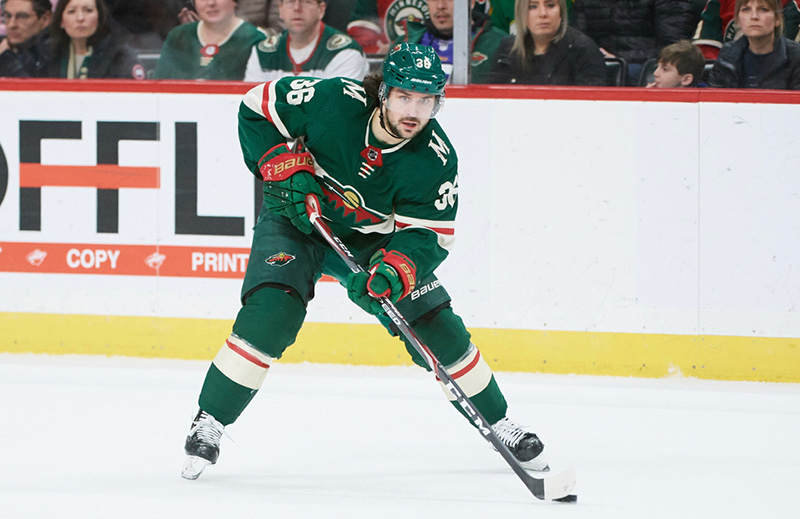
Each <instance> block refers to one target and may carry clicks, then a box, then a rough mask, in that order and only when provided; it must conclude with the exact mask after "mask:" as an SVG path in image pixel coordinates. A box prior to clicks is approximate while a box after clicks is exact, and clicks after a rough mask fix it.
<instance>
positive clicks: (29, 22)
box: [0, 0, 52, 77]
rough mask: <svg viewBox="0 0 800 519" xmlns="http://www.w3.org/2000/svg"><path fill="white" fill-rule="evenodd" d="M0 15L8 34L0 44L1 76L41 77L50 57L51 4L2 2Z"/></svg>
mask: <svg viewBox="0 0 800 519" xmlns="http://www.w3.org/2000/svg"><path fill="white" fill-rule="evenodd" d="M0 11H1V14H0V18H2V20H3V22H4V23H5V25H6V31H7V34H6V37H5V38H4V39H3V40H2V41H0V76H2V77H37V76H44V75H45V67H46V66H47V59H48V55H49V53H50V51H49V47H48V36H47V35H48V32H47V27H48V26H49V25H50V19H51V17H52V5H51V4H50V0H2V1H0Z"/></svg>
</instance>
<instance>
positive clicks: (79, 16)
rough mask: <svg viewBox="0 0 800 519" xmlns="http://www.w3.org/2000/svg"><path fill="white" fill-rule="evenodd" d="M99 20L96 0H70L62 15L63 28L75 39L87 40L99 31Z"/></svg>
mask: <svg viewBox="0 0 800 519" xmlns="http://www.w3.org/2000/svg"><path fill="white" fill-rule="evenodd" d="M99 21H100V15H99V13H98V12H97V5H95V3H94V0H69V3H68V4H67V7H66V9H64V15H63V16H62V17H61V28H62V29H64V32H66V33H67V35H68V36H69V37H70V38H72V39H73V40H86V39H88V38H89V37H90V36H92V35H93V34H94V33H95V32H97V24H98V23H99Z"/></svg>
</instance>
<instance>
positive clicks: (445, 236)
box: [239, 77, 458, 279]
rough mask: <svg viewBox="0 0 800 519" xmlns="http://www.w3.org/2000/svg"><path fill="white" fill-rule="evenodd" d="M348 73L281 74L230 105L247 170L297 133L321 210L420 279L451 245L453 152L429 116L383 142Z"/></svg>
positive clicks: (340, 231)
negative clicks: (406, 261) (398, 256)
mask: <svg viewBox="0 0 800 519" xmlns="http://www.w3.org/2000/svg"><path fill="white" fill-rule="evenodd" d="M377 114H378V112H377V110H376V109H375V108H374V105H373V101H372V99H370V98H369V97H368V96H367V95H366V93H365V91H364V88H363V87H362V85H361V83H360V82H358V81H354V80H350V79H346V78H334V79H323V80H320V79H315V78H308V77H299V78H284V79H280V80H277V81H273V82H270V83H266V84H262V85H259V86H257V87H255V88H253V89H252V90H250V91H249V92H248V93H247V94H246V96H245V97H244V99H243V101H242V103H241V105H240V109H239V140H240V143H241V146H242V152H243V154H244V160H245V163H246V164H247V166H248V168H249V169H250V170H251V171H252V172H253V173H254V174H255V175H256V176H258V177H259V178H261V174H260V171H259V162H260V161H261V159H262V157H264V156H265V155H266V154H267V152H269V151H270V150H271V149H272V148H273V147H275V146H277V145H279V144H281V143H284V142H286V141H287V140H293V139H295V138H297V137H301V136H302V137H304V138H305V143H306V146H307V148H308V151H309V152H310V153H311V155H312V156H313V157H314V161H315V169H316V178H317V180H318V181H319V183H320V185H321V186H322V190H323V193H324V194H325V196H324V199H323V200H322V201H321V202H322V206H323V207H322V209H323V216H325V217H326V218H328V219H329V220H330V225H331V228H332V230H333V231H334V232H335V233H336V234H337V235H338V236H339V237H340V238H341V239H342V240H343V241H344V242H345V243H346V244H347V246H348V247H349V248H351V249H353V252H354V253H355V252H357V251H364V250H374V247H375V244H376V243H381V244H382V242H384V241H386V240H387V238H388V239H389V242H388V244H386V245H385V247H386V249H387V250H397V251H399V252H402V253H403V254H406V255H407V256H408V257H409V258H411V260H412V261H413V262H414V263H415V264H416V266H417V279H424V278H425V277H426V276H427V275H428V274H430V273H432V272H433V271H434V269H435V268H436V267H437V266H438V265H439V264H440V263H441V262H442V261H443V260H444V259H445V257H446V256H447V254H448V251H449V250H450V249H451V247H452V245H453V239H454V230H455V217H456V211H457V209H458V175H457V165H458V164H457V163H458V159H457V157H456V153H455V150H454V149H453V146H452V144H451V143H450V141H449V140H448V139H447V136H446V135H445V133H444V131H443V130H442V128H441V126H439V124H438V123H437V122H436V120H435V119H432V120H430V122H428V124H427V126H426V127H425V128H423V130H422V131H421V132H420V133H419V134H417V135H416V136H415V137H414V138H412V139H407V140H404V141H402V142H400V143H399V144H397V145H394V146H389V145H387V144H384V143H381V142H379V141H378V140H377V139H376V138H375V136H374V135H372V132H371V130H370V122H371V120H372V118H373V117H378V115H377Z"/></svg>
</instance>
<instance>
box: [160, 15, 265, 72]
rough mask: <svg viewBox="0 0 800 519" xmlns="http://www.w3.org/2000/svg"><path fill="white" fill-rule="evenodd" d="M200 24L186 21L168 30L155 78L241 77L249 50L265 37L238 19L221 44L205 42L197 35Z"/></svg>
mask: <svg viewBox="0 0 800 519" xmlns="http://www.w3.org/2000/svg"><path fill="white" fill-rule="evenodd" d="M201 23H203V22H194V23H187V24H183V25H179V26H177V27H175V28H174V29H172V30H171V31H169V34H167V39H166V40H165V41H164V45H163V46H162V48H161V56H160V57H159V58H158V63H156V70H155V73H154V76H155V78H156V79H216V80H231V81H241V80H242V79H244V71H245V67H246V66H247V58H248V56H250V50H251V49H252V48H253V46H254V45H255V44H256V43H258V42H259V41H261V40H263V39H264V38H266V36H267V35H266V33H264V32H263V31H261V30H260V29H258V28H257V27H256V26H254V25H252V24H250V23H247V22H242V23H241V24H239V26H238V27H237V28H236V29H235V30H234V31H233V32H232V33H231V35H230V37H229V38H228V39H227V40H226V41H225V42H223V43H222V44H221V45H206V44H205V43H204V42H203V41H202V40H201V37H200V24H201Z"/></svg>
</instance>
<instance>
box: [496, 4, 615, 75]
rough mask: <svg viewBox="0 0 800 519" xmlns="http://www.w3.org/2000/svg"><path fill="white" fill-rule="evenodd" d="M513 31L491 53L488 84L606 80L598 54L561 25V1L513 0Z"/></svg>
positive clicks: (585, 39)
mask: <svg viewBox="0 0 800 519" xmlns="http://www.w3.org/2000/svg"><path fill="white" fill-rule="evenodd" d="M514 24H515V26H516V31H515V32H516V33H515V34H514V36H509V37H507V38H505V39H503V42H502V44H501V45H500V49H499V50H498V51H497V54H495V59H494V66H493V67H492V74H491V78H490V79H491V82H492V83H516V84H524V85H583V86H591V85H594V86H603V85H605V84H606V81H607V79H606V66H605V62H604V59H603V54H602V53H601V52H600V49H599V48H598V47H597V44H596V43H595V42H593V41H592V40H591V39H590V38H589V37H587V36H585V35H584V34H581V33H580V32H579V31H577V30H576V29H573V28H572V27H569V26H568V24H567V6H566V0H517V3H516V17H515V20H514Z"/></svg>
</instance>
